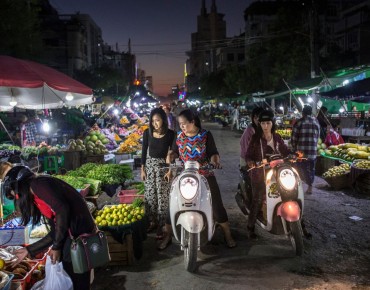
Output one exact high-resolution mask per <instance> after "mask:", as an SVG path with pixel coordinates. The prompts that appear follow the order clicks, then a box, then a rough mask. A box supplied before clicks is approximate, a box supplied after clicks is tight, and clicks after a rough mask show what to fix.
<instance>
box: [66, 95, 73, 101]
mask: <svg viewBox="0 0 370 290" xmlns="http://www.w3.org/2000/svg"><path fill="white" fill-rule="evenodd" d="M66 100H67V101H72V100H73V95H72V94H71V93H67V95H66Z"/></svg>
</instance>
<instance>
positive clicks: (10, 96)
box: [0, 55, 93, 110]
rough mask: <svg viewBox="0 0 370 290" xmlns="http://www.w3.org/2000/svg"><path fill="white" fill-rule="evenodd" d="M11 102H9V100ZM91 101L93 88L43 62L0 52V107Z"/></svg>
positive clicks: (1, 108)
mask: <svg viewBox="0 0 370 290" xmlns="http://www.w3.org/2000/svg"><path fill="white" fill-rule="evenodd" d="M11 102H12V104H11ZM92 102H93V92H92V89H91V88H89V87H87V86H85V85H84V84H82V83H80V82H78V81H76V80H74V79H73V78H71V77H69V76H67V75H66V74H63V73H61V72H59V71H57V70H55V69H53V68H50V67H48V66H46V65H43V64H39V63H36V62H33V61H29V60H22V59H17V58H14V57H10V56H5V55H0V110H9V109H10V108H12V107H13V106H14V104H15V103H16V105H15V106H16V107H18V108H24V109H33V110H38V109H53V108H60V107H62V106H63V105H67V106H79V105H85V104H90V103H92Z"/></svg>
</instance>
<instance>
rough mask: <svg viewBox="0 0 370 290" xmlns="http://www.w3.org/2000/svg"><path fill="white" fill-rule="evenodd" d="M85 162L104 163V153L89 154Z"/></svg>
mask: <svg viewBox="0 0 370 290" xmlns="http://www.w3.org/2000/svg"><path fill="white" fill-rule="evenodd" d="M85 163H100V164H104V163H105V160H104V154H101V155H87V156H86V159H85Z"/></svg>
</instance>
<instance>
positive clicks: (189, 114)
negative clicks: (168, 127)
mask: <svg viewBox="0 0 370 290" xmlns="http://www.w3.org/2000/svg"><path fill="white" fill-rule="evenodd" d="M178 117H184V118H185V119H186V120H188V121H189V122H193V121H194V125H195V126H196V127H197V128H199V129H202V124H201V123H200V119H199V117H198V115H197V114H196V113H194V112H193V111H192V110H190V109H185V110H182V111H181V112H180V114H179V116H178Z"/></svg>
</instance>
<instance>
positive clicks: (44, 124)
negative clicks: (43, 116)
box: [42, 120, 50, 132]
mask: <svg viewBox="0 0 370 290" xmlns="http://www.w3.org/2000/svg"><path fill="white" fill-rule="evenodd" d="M42 129H43V130H44V132H49V131H50V125H49V123H48V120H44V123H43V124H42Z"/></svg>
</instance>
